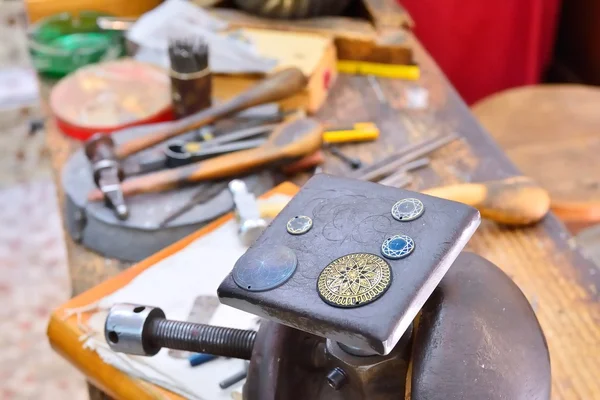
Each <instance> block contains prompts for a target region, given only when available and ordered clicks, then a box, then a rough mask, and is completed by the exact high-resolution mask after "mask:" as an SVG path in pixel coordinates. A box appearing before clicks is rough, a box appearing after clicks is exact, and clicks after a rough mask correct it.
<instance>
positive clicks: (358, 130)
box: [323, 122, 379, 143]
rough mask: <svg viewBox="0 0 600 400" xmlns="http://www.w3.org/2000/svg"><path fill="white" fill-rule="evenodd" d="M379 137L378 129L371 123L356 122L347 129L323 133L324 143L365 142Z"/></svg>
mask: <svg viewBox="0 0 600 400" xmlns="http://www.w3.org/2000/svg"><path fill="white" fill-rule="evenodd" d="M378 137H379V128H377V125H375V124H374V123H373V122H358V123H356V124H354V125H352V127H348V128H327V130H326V131H325V132H323V142H325V143H349V142H367V141H371V140H376V139H377V138H378Z"/></svg>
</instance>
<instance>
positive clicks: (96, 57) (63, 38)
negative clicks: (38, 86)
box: [28, 11, 125, 77]
mask: <svg viewBox="0 0 600 400" xmlns="http://www.w3.org/2000/svg"><path fill="white" fill-rule="evenodd" d="M104 16H110V15H108V14H104V13H98V12H94V11H83V12H80V13H78V14H77V15H75V14H70V13H61V14H56V15H53V16H51V17H48V18H45V19H43V20H41V21H39V22H38V23H36V24H35V25H33V26H32V27H31V29H30V31H29V37H28V45H29V52H30V54H31V59H32V61H33V65H34V66H35V68H36V69H37V70H38V72H40V73H41V74H43V75H48V76H53V77H62V76H64V75H67V74H68V73H70V72H73V71H75V70H76V69H78V68H80V67H83V66H85V65H88V64H93V63H97V62H100V61H108V60H114V59H116V58H119V57H121V56H122V55H124V54H125V45H124V38H123V33H122V32H118V31H103V30H101V29H100V28H99V27H98V25H97V23H96V20H97V19H98V17H104Z"/></svg>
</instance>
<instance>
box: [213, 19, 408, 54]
mask: <svg viewBox="0 0 600 400" xmlns="http://www.w3.org/2000/svg"><path fill="white" fill-rule="evenodd" d="M211 12H212V13H213V14H214V15H215V16H217V17H219V18H221V19H223V20H225V21H227V23H228V24H229V26H230V29H238V28H245V27H248V28H263V29H273V30H278V31H284V32H285V31H295V32H311V33H317V34H321V35H326V36H328V37H332V38H333V40H334V42H335V47H336V49H337V56H338V58H339V59H340V60H358V61H370V62H380V63H391V64H411V63H413V61H414V60H413V55H412V49H411V47H410V46H408V45H407V43H406V42H405V40H404V39H405V37H406V32H405V31H404V30H402V29H385V30H382V31H377V30H376V29H375V28H374V27H373V25H372V24H371V23H369V22H368V21H367V20H363V19H357V18H348V17H321V18H311V19H309V20H300V21H282V20H272V19H266V18H259V17H255V16H252V15H248V14H246V13H243V12H241V11H238V10H231V9H220V8H215V9H213V10H211Z"/></svg>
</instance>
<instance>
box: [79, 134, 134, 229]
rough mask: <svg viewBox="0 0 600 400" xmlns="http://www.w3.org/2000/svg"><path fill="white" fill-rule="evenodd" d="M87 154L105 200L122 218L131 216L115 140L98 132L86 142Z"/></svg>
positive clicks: (118, 216) (95, 180)
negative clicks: (123, 190) (124, 194)
mask: <svg viewBox="0 0 600 400" xmlns="http://www.w3.org/2000/svg"><path fill="white" fill-rule="evenodd" d="M84 149H85V155H86V157H87V158H88V160H90V163H91V164H92V173H93V176H94V182H95V183H96V186H98V188H99V189H100V190H101V191H102V194H103V195H104V201H105V203H106V205H107V206H108V207H110V208H111V209H113V210H114V212H115V215H116V216H117V218H119V219H121V220H125V219H127V217H129V208H128V207H127V204H125V198H124V196H123V192H122V190H121V182H122V181H123V179H125V174H124V172H123V169H122V168H121V165H120V163H119V160H118V159H117V156H116V154H115V142H114V141H113V140H112V138H111V137H110V136H109V135H107V134H104V133H96V134H95V135H94V136H92V137H91V138H90V139H88V140H87V141H86V142H85V147H84Z"/></svg>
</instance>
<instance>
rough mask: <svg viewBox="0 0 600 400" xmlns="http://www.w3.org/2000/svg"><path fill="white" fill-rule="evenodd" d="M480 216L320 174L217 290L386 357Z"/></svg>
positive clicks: (226, 298) (269, 315)
mask: <svg viewBox="0 0 600 400" xmlns="http://www.w3.org/2000/svg"><path fill="white" fill-rule="evenodd" d="M403 200H408V201H404V202H402V201H403ZM415 205H420V206H419V207H415ZM299 216H301V217H302V218H296V217H299ZM309 220H310V221H309ZM479 221H480V217H479V212H478V211H477V210H476V209H474V208H472V207H469V206H466V205H464V204H461V203H456V202H452V201H448V200H443V199H439V198H435V197H430V196H426V195H423V194H420V193H415V192H410V191H407V190H402V189H397V188H393V187H388V186H384V185H379V184H376V183H371V182H364V181H359V180H353V179H347V178H339V177H333V176H329V175H325V174H319V175H316V176H314V177H313V178H312V179H311V180H309V181H308V183H306V185H305V186H304V187H303V188H302V190H301V191H300V192H299V193H298V194H297V195H296V196H295V197H294V198H293V199H292V201H291V202H290V203H289V204H288V205H287V206H286V207H285V208H284V209H283V210H282V211H281V213H280V214H279V215H278V216H277V218H275V220H274V221H273V222H272V223H271V224H270V225H269V226H268V227H267V229H266V230H265V231H264V233H263V234H262V235H261V236H260V237H259V238H258V239H257V240H256V242H255V243H254V245H252V246H251V247H250V249H249V250H248V252H247V253H246V254H245V255H243V256H242V257H241V258H240V259H239V260H238V261H237V263H236V264H235V266H234V269H233V271H232V273H231V274H230V275H229V276H228V277H227V278H225V280H224V281H223V282H222V283H221V286H220V287H219V289H218V295H219V298H220V300H221V302H222V303H224V304H227V305H230V306H232V307H235V308H239V309H241V310H244V311H247V312H250V313H253V314H256V315H259V316H261V317H263V318H266V319H269V320H272V321H275V322H278V323H281V324H284V325H288V326H291V327H293V328H296V329H299V330H301V331H305V332H308V333H311V334H314V335H318V336H322V337H326V338H328V339H332V340H335V341H337V342H339V343H342V344H344V345H346V346H347V347H351V348H354V349H357V350H361V351H365V352H370V353H371V354H373V353H376V354H388V353H389V352H390V351H391V350H392V349H393V348H394V346H395V345H396V344H397V343H398V341H399V340H400V338H401V337H402V335H403V334H404V332H405V331H406V330H407V329H408V327H409V326H410V325H411V323H412V321H413V319H414V317H415V316H416V315H417V313H418V312H419V310H420V308H421V307H422V306H423V304H424V303H425V301H426V300H427V299H428V297H429V296H430V294H431V293H432V292H433V290H434V289H435V287H436V286H437V285H438V283H439V282H440V280H441V279H442V277H443V276H444V275H445V273H446V271H447V270H448V268H449V267H450V265H451V264H452V262H453V261H454V260H455V258H456V257H457V256H458V254H459V253H460V251H461V250H462V248H463V247H464V246H465V245H466V243H467V241H468V240H469V238H470V237H471V235H472V234H473V233H474V231H475V229H476V228H477V226H478V225H479ZM265 282H266V283H267V284H265ZM257 288H258V289H259V290H256V289H257ZM263 288H267V289H264V290H262V289H263Z"/></svg>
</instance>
